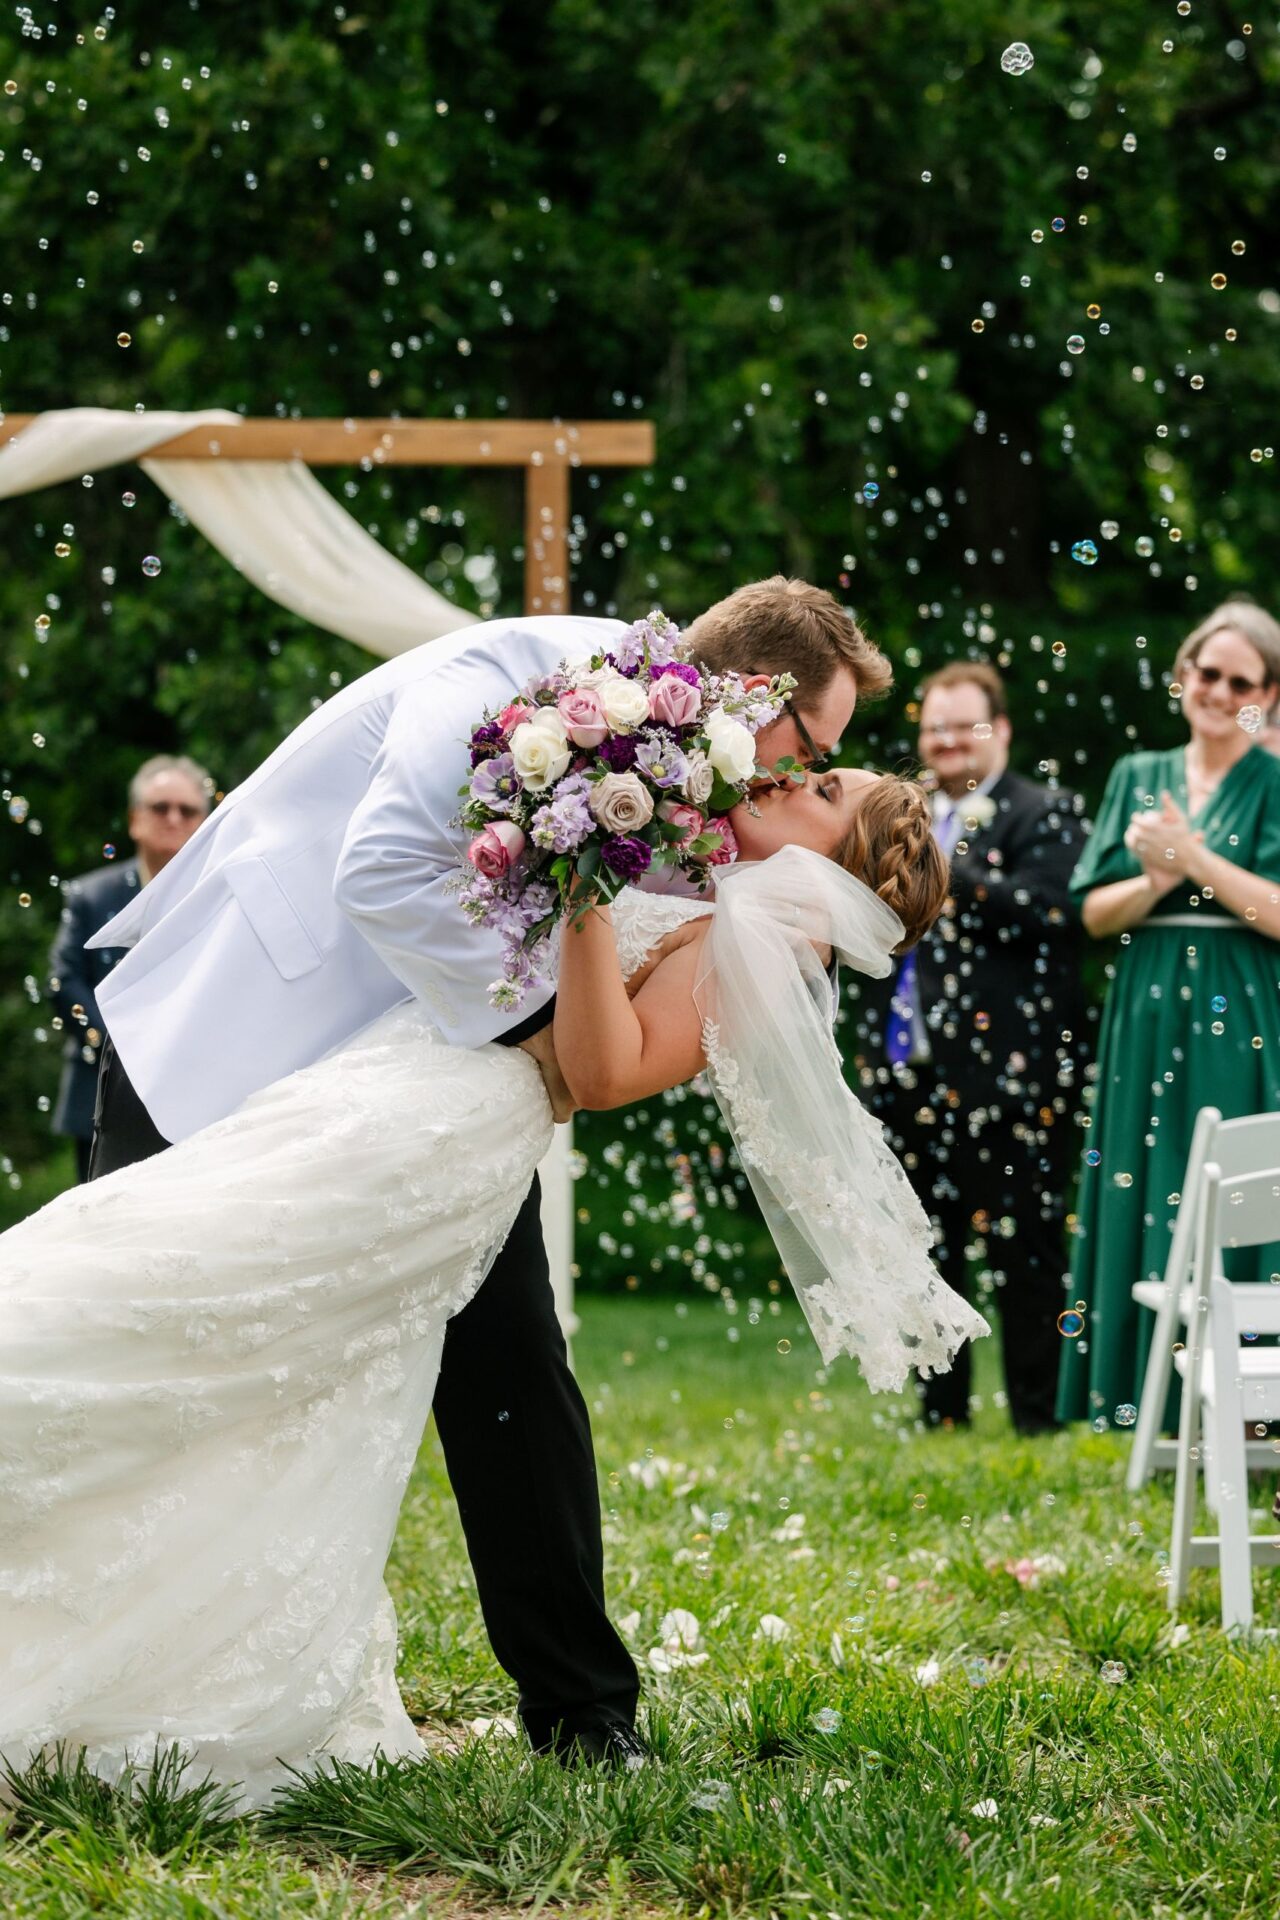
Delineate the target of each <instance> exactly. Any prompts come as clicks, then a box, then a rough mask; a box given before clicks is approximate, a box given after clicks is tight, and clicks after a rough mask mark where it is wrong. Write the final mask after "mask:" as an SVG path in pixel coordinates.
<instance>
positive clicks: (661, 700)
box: [649, 673, 702, 727]
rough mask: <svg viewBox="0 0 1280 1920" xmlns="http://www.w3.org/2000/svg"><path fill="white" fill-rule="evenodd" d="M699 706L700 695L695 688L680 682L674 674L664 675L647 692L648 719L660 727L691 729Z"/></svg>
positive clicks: (700, 704)
mask: <svg viewBox="0 0 1280 1920" xmlns="http://www.w3.org/2000/svg"><path fill="white" fill-rule="evenodd" d="M701 706H702V695H701V693H700V692H699V691H698V689H697V687H691V686H690V685H689V682H688V681H687V680H681V679H680V678H679V677H678V676H677V675H676V674H674V673H664V674H663V676H662V678H661V680H655V681H654V683H653V686H652V687H651V688H650V690H649V714H650V718H651V719H654V720H656V721H657V723H658V725H659V726H660V727H691V726H692V725H693V723H694V721H695V720H696V719H697V717H698V710H699V708H700V707H701Z"/></svg>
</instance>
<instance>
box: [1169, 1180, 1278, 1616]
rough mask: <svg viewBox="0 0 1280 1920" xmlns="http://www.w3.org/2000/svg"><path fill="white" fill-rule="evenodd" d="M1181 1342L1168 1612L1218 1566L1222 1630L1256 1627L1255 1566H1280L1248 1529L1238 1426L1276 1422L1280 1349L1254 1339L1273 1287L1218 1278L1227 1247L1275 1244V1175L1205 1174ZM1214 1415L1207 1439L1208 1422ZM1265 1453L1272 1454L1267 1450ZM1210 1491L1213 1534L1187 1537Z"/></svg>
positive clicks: (1273, 1549)
mask: <svg viewBox="0 0 1280 1920" xmlns="http://www.w3.org/2000/svg"><path fill="white" fill-rule="evenodd" d="M1199 1212H1200V1220H1199V1231H1198V1233H1197V1236H1196V1239H1197V1247H1196V1257H1195V1262H1194V1272H1193V1279H1192V1286H1193V1297H1192V1301H1191V1305H1190V1314H1189V1321H1188V1329H1187V1344H1186V1347H1185V1349H1184V1351H1183V1352H1182V1353H1179V1354H1176V1355H1175V1356H1174V1361H1175V1365H1176V1366H1177V1369H1178V1372H1179V1373H1180V1374H1181V1375H1182V1410H1181V1416H1180V1419H1179V1423H1178V1454H1177V1465H1176V1477H1175V1480H1174V1496H1173V1541H1172V1546H1171V1549H1170V1555H1169V1606H1170V1608H1171V1609H1176V1607H1177V1605H1178V1603H1179V1601H1180V1600H1181V1599H1182V1598H1183V1597H1184V1596H1185V1594H1186V1591H1187V1576H1188V1572H1189V1570H1190V1568H1191V1567H1193V1566H1215V1565H1216V1566H1217V1567H1218V1569H1219V1578H1220V1582H1221V1588H1222V1624H1223V1627H1224V1628H1226V1629H1228V1630H1234V1631H1238V1632H1247V1631H1248V1629H1249V1628H1250V1627H1251V1626H1252V1624H1253V1568H1254V1566H1255V1565H1259V1566H1270V1567H1280V1535H1274V1536H1271V1535H1257V1536H1254V1535H1251V1534H1250V1531H1249V1463H1248V1457H1247V1455H1248V1445H1247V1443H1246V1440H1245V1421H1246V1420H1248V1421H1250V1422H1254V1423H1261V1422H1264V1421H1271V1420H1276V1419H1280V1347H1275V1346H1258V1345H1256V1344H1255V1342H1256V1340H1257V1337H1258V1335H1260V1334H1267V1333H1280V1286H1276V1285H1269V1284H1268V1283H1266V1282H1265V1281H1264V1282H1262V1283H1261V1284H1257V1283H1250V1284H1245V1283H1237V1284H1235V1285H1233V1284H1232V1283H1231V1282H1230V1281H1229V1280H1228V1279H1227V1278H1226V1276H1225V1274H1224V1273H1223V1271H1222V1254H1223V1250H1224V1248H1229V1247H1257V1246H1262V1245H1264V1244H1265V1243H1266V1242H1267V1241H1269V1240H1275V1239H1277V1238H1280V1170H1276V1169H1270V1170H1268V1171H1267V1172H1264V1173H1254V1174H1247V1175H1244V1176H1243V1177H1241V1178H1238V1179H1232V1180H1225V1181H1224V1179H1223V1177H1222V1172H1221V1169H1220V1168H1219V1167H1218V1166H1216V1165H1215V1164H1214V1163H1212V1162H1210V1164H1209V1165H1208V1166H1207V1167H1206V1168H1205V1170H1204V1184H1203V1189H1202V1192H1201V1198H1200V1209H1199ZM1210 1415H1211V1416H1212V1428H1211V1432H1212V1438H1209V1437H1208V1435H1209V1428H1208V1423H1207V1419H1206V1416H1210ZM1267 1452H1268V1456H1269V1457H1270V1458H1272V1459H1273V1460H1274V1459H1275V1455H1274V1454H1272V1453H1271V1451H1270V1449H1269V1448H1268V1449H1267ZM1201 1468H1203V1471H1204V1476H1205V1485H1206V1490H1207V1489H1208V1488H1209V1487H1210V1486H1211V1485H1212V1487H1213V1488H1214V1490H1215V1492H1216V1496H1217V1497H1216V1501H1215V1505H1216V1507H1217V1510H1218V1532H1217V1533H1214V1534H1200V1535H1193V1534H1192V1531H1191V1524H1192V1518H1193V1515H1194V1512H1195V1499H1196V1485H1197V1480H1198V1475H1199V1472H1200V1470H1201Z"/></svg>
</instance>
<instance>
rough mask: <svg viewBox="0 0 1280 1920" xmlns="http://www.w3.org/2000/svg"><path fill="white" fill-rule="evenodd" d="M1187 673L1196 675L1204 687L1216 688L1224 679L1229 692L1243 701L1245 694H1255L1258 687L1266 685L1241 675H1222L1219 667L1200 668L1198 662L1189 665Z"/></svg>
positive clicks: (1194, 661)
mask: <svg viewBox="0 0 1280 1920" xmlns="http://www.w3.org/2000/svg"><path fill="white" fill-rule="evenodd" d="M1189 671H1190V672H1192V673H1195V674H1197V675H1198V676H1199V678H1200V680H1201V682H1202V683H1203V684H1204V685H1205V686H1206V687H1216V686H1217V684H1218V682H1219V680H1224V679H1225V681H1226V683H1227V687H1228V689H1229V691H1230V692H1231V693H1233V694H1234V695H1235V697H1236V699H1237V700H1243V699H1244V697H1245V695H1246V694H1247V693H1256V692H1257V690H1258V688H1259V687H1261V686H1265V684H1266V682H1265V681H1262V680H1246V679H1245V677H1244V675H1243V674H1242V673H1228V674H1224V673H1223V671H1222V668H1221V667H1202V666H1201V665H1200V663H1199V661H1198V660H1192V661H1191V662H1190V663H1189Z"/></svg>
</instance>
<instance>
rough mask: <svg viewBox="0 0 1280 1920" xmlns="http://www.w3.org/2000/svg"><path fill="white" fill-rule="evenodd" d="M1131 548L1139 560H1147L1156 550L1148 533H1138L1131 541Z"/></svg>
mask: <svg viewBox="0 0 1280 1920" xmlns="http://www.w3.org/2000/svg"><path fill="white" fill-rule="evenodd" d="M1133 550H1134V552H1135V553H1136V554H1137V556H1138V558H1139V559H1140V560H1149V559H1150V558H1151V556H1152V554H1153V553H1154V552H1155V550H1156V543H1155V541H1154V540H1153V539H1152V538H1151V535H1150V534H1149V533H1140V534H1139V535H1138V537H1137V539H1136V540H1135V541H1134V543H1133Z"/></svg>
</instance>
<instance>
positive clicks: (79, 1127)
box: [49, 754, 213, 1180]
mask: <svg viewBox="0 0 1280 1920" xmlns="http://www.w3.org/2000/svg"><path fill="white" fill-rule="evenodd" d="M212 793H213V782H212V781H211V780H210V778H209V776H208V774H207V773H206V772H205V771H204V769H203V768H202V767H198V766H197V765H196V763H195V761H194V760H187V759H185V758H174V757H173V756H171V755H169V754H159V755H157V756H156V757H155V758H154V759H152V760H148V761H146V762H145V763H144V764H143V765H142V766H141V767H139V769H138V771H137V773H135V774H134V776H133V779H132V780H131V781H130V783H129V837H130V839H131V840H132V841H133V844H134V848H135V853H134V856H133V858H132V859H131V860H119V861H114V862H113V863H112V864H110V865H108V866H104V867H98V868H96V869H95V870H94V872H93V873H82V874H81V875H80V876H79V878H78V879H75V880H68V881H67V882H66V884H65V886H64V887H63V890H62V891H63V905H62V920H61V923H60V925H59V927H58V933H57V938H56V939H55V940H54V943H53V948H52V950H51V952H50V954H49V998H50V999H51V1000H52V1002H53V1004H54V1007H55V1008H56V1009H57V1012H58V1013H59V1015H60V1016H61V1018H62V1022H63V1027H64V1030H65V1032H66V1036H67V1037H66V1040H65V1042H64V1045H63V1052H62V1078H61V1080H60V1082H59V1084H58V1103H57V1106H56V1107H55V1109H54V1115H53V1130H54V1132H55V1133H60V1134H64V1135H69V1136H70V1138H71V1139H73V1140H74V1141H75V1143H76V1166H77V1168H78V1170H79V1174H80V1178H81V1179H82V1180H87V1179H88V1177H89V1153H90V1149H91V1147H92V1144H93V1111H94V1100H95V1097H96V1093H97V1085H98V1055H99V1053H100V1051H101V1047H102V1035H103V1027H102V1016H101V1015H100V1014H99V1012H98V1003H97V998H96V995H95V989H96V988H97V986H98V985H99V983H100V982H101V981H103V980H105V979H106V977H107V975H108V974H109V973H110V971H111V969H112V967H114V966H116V965H117V964H118V962H119V961H121V960H122V959H123V958H124V949H123V948H122V947H99V948H95V949H94V950H92V951H91V952H86V951H85V944H84V943H85V941H86V940H87V939H88V938H89V936H90V935H91V934H94V933H97V931H98V929H99V928H100V927H105V926H106V924H107V922H108V920H112V919H114V918H115V916H116V914H117V913H119V911H120V909H121V908H122V907H123V906H125V905H126V904H127V902H128V901H129V899H130V898H131V896H132V895H133V894H135V893H136V892H137V890H138V888H139V887H144V886H145V885H146V884H147V882H148V880H151V879H153V878H154V877H155V875H156V874H157V873H159V871H160V869H161V867H163V866H165V865H167V863H168V862H169V861H170V860H172V858H173V856H174V854H175V853H177V851H178V849H179V848H180V847H184V846H185V845H186V843H187V841H188V840H189V839H190V838H191V836H192V834H193V833H194V832H195V830H196V828H197V827H198V826H199V825H200V822H201V821H202V820H203V819H204V817H205V815H206V814H207V813H208V811H209V803H210V799H211V796H212Z"/></svg>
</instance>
